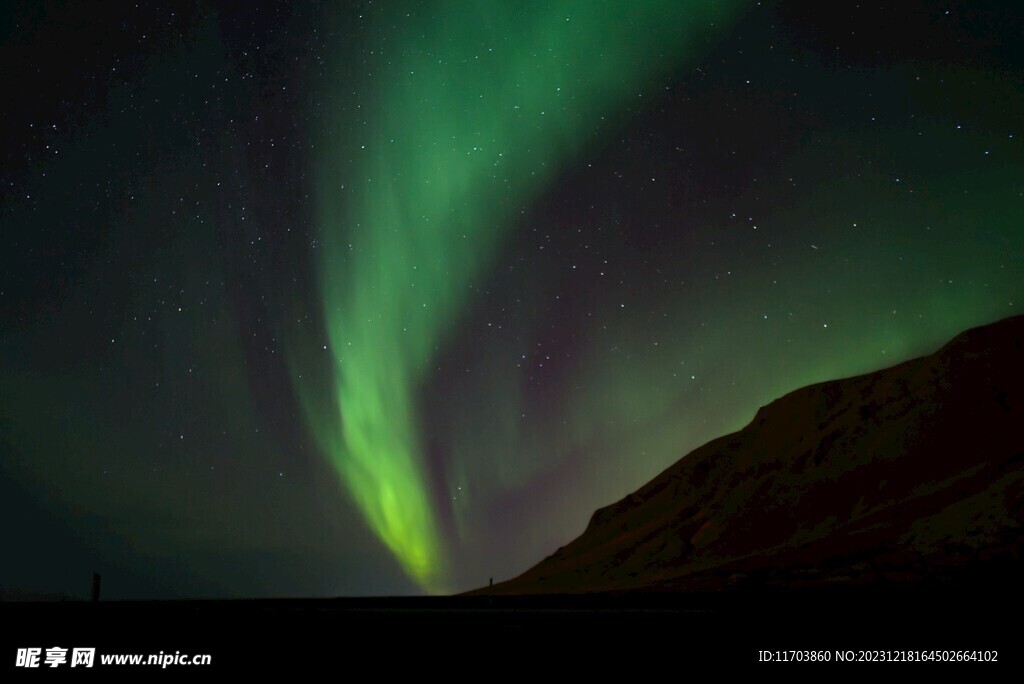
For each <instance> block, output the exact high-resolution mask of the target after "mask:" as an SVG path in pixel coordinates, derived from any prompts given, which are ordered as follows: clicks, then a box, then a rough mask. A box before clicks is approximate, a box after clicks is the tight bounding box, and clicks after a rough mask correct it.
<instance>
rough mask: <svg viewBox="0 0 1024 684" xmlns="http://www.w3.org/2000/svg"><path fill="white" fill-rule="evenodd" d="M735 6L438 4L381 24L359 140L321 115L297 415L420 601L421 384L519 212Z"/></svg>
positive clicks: (427, 507) (430, 584)
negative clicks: (313, 343) (313, 258)
mask: <svg viewBox="0 0 1024 684" xmlns="http://www.w3.org/2000/svg"><path fill="white" fill-rule="evenodd" d="M734 4H735V3H732V2H713V1H711V2H685V3H684V2H674V1H671V0H669V1H665V2H661V1H656V2H641V3H623V2H594V1H593V0H573V1H562V2H545V3H528V4H524V3H520V2H487V3H475V4H471V5H467V3H464V2H449V3H441V4H440V5H439V6H438V7H437V9H436V12H435V13H434V14H433V15H432V16H429V17H421V16H411V17H409V16H408V15H407V16H406V17H388V18H387V20H386V21H385V20H384V19H381V21H382V22H384V25H386V26H392V24H391V23H390V22H395V24H394V25H393V26H392V29H391V30H390V31H383V32H379V33H378V34H377V40H378V41H379V42H378V43H377V44H376V45H375V46H367V47H366V49H367V50H368V51H369V52H370V53H371V58H370V60H369V70H370V76H369V77H368V79H367V82H366V83H365V84H364V86H363V87H364V88H365V89H367V90H368V91H369V93H370V94H369V95H368V96H366V97H365V99H361V102H365V104H364V105H362V106H360V107H359V108H357V109H356V112H355V113H356V114H357V116H358V117H359V120H360V121H362V122H364V124H365V125H363V126H362V127H361V130H360V133H359V134H358V135H354V136H353V135H347V136H340V135H336V134H332V133H333V132H334V131H335V130H345V131H349V132H351V131H352V130H358V129H357V127H356V126H354V125H353V123H352V121H350V120H348V119H346V118H345V117H347V116H351V115H352V114H353V113H354V112H353V108H352V107H348V111H347V112H339V113H335V112H333V111H332V112H328V113H327V114H326V115H325V117H324V118H325V120H326V122H327V135H326V139H325V142H324V144H323V145H321V146H320V150H319V154H318V156H319V160H318V162H319V164H318V170H317V174H318V178H319V181H318V207H319V208H318V219H317V220H318V224H319V226H320V231H321V234H322V236H323V247H322V249H321V251H320V258H319V269H320V276H321V289H322V294H323V303H324V316H325V319H326V321H327V330H328V336H329V340H330V342H329V346H330V351H331V354H332V356H333V357H334V358H335V360H336V364H335V366H334V368H333V376H334V383H335V385H336V403H335V405H334V406H331V405H330V404H328V405H327V406H324V405H322V402H321V403H320V404H319V405H316V406H315V408H312V407H313V405H314V402H312V401H310V400H306V401H305V402H304V403H305V405H306V406H307V407H311V408H310V409H309V419H310V421H311V423H312V425H313V426H314V431H315V433H316V435H317V436H318V440H319V442H320V445H321V447H322V449H323V450H324V452H325V453H326V454H327V455H328V456H329V458H330V459H331V461H332V462H333V463H334V465H335V467H336V468H337V471H338V473H339V475H340V477H341V479H342V481H343V483H344V484H345V486H346V487H347V488H348V490H349V491H350V492H351V494H352V496H353V497H354V499H355V501H356V502H357V503H358V505H359V507H360V509H361V510H362V512H363V514H364V515H365V516H366V520H367V522H368V523H369V525H370V526H371V527H372V529H373V530H374V531H375V532H376V533H377V534H378V535H379V536H380V538H381V540H382V541H383V542H384V543H385V544H386V545H387V546H388V548H390V549H391V551H392V552H393V553H394V554H395V556H396V557H397V558H398V560H399V561H400V562H401V564H402V566H403V567H404V568H405V570H406V571H407V572H408V574H409V575H410V576H411V577H412V578H414V579H415V580H416V581H417V582H418V583H420V584H421V586H423V587H424V588H433V589H436V588H439V584H438V583H439V581H440V578H441V577H442V576H443V558H444V557H443V553H442V551H441V549H440V545H441V542H440V540H439V532H438V529H437V523H436V521H435V519H434V515H433V511H432V506H431V503H430V497H429V491H428V485H427V483H426V481H425V477H426V476H425V473H424V466H423V463H422V461H421V453H420V449H421V447H420V445H419V443H418V437H417V432H418V427H417V415H416V408H415V401H414V395H415V393H416V390H417V387H418V386H419V385H420V383H422V382H423V380H424V375H425V373H426V372H427V371H428V369H429V367H430V364H431V361H432V359H434V357H435V356H436V355H437V353H438V350H439V348H440V347H441V346H442V345H443V344H444V343H445V335H446V333H447V331H449V330H450V329H451V326H452V323H453V321H455V320H457V319H458V317H459V316H460V315H461V314H462V312H463V310H464V308H465V306H466V304H467V300H468V299H469V298H470V297H471V294H472V287H473V285H474V284H475V283H476V281H477V280H478V278H479V277H480V275H481V273H482V272H484V271H485V269H486V268H487V266H488V264H489V263H490V262H491V259H492V256H493V254H494V253H495V250H496V249H497V248H498V247H499V245H500V243H501V240H502V236H503V235H504V234H505V232H506V231H507V230H508V228H509V226H510V225H511V224H512V217H513V216H514V215H515V214H516V213H517V212H518V211H519V210H520V209H521V208H522V207H524V206H526V205H528V203H529V202H530V200H531V198H533V197H534V196H536V194H537V193H538V192H539V191H540V190H541V189H543V188H544V186H545V183H546V182H548V181H549V179H550V178H551V177H552V176H554V175H555V174H557V173H558V172H559V170H560V168H561V167H562V166H563V165H564V164H565V163H566V161H567V160H568V159H571V157H572V155H573V153H574V152H576V151H578V150H579V149H580V148H581V147H582V146H583V145H585V144H586V143H587V142H588V141H589V140H590V139H591V138H592V137H593V135H594V132H595V131H596V130H601V129H605V130H607V129H609V128H612V127H613V126H614V124H613V123H612V122H615V121H618V120H620V119H621V118H622V116H623V108H624V106H625V104H626V103H628V102H629V101H630V100H632V99H635V98H636V97H637V93H638V92H642V91H643V90H644V89H646V88H648V87H650V86H652V85H657V84H658V83H659V79H661V78H664V77H665V75H666V73H668V72H669V71H670V70H671V69H672V67H674V66H675V65H676V64H677V63H678V62H679V61H680V60H683V59H685V58H687V57H688V56H689V55H690V54H691V53H692V52H694V51H695V50H696V49H697V48H698V47H699V46H700V42H701V39H702V38H703V37H704V35H705V34H706V33H707V32H708V30H709V29H713V28H714V26H715V25H716V24H720V23H721V22H724V21H726V20H727V19H728V18H729V16H730V14H731V12H732V10H733V5H734ZM467 8H469V11H467ZM344 90H345V92H343V93H339V97H338V100H337V101H336V102H335V104H334V105H333V106H335V107H337V106H338V104H337V103H338V102H340V101H341V100H343V99H344V98H345V97H346V96H347V94H348V93H349V92H350V91H351V84H350V83H346V84H345V89H344ZM339 109H340V107H339ZM339 117H340V118H341V121H340V122H339V120H338V119H339Z"/></svg>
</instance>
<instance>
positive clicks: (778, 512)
mask: <svg viewBox="0 0 1024 684" xmlns="http://www.w3.org/2000/svg"><path fill="white" fill-rule="evenodd" d="M1022 504H1024V317H1021V316H1018V317H1013V318H1009V319H1005V320H1003V321H1000V322H998V323H994V324H992V325H988V326H985V327H980V328H975V329H972V330H969V331H967V332H965V333H963V334H961V335H959V336H957V337H956V338H954V339H953V340H952V341H951V342H949V343H948V344H947V345H946V346H944V347H943V348H942V349H940V350H939V351H938V352H936V353H934V354H932V355H930V356H925V357H921V358H918V359H914V360H911V361H908V362H905V363H902V364H899V365H897V366H894V367H892V368H888V369H885V370H882V371H878V372H875V373H870V374H868V375H862V376H859V377H854V378H849V379H845V380H836V381H832V382H826V383H822V384H818V385H813V386H810V387H805V388H803V389H799V390H796V391H794V392H792V393H790V394H788V395H786V396H784V397H782V398H781V399H778V400H777V401H774V402H772V403H771V404H769V405H768V406H765V407H763V408H761V410H759V411H758V413H757V415H756V416H755V417H754V420H753V421H752V422H751V423H750V424H749V425H748V426H747V427H745V428H744V429H742V430H740V431H739V432H736V433H734V434H731V435H727V436H725V437H722V438H719V439H716V440H714V441H712V442H710V443H708V444H706V445H704V446H702V447H700V448H699V449H696V450H695V451H693V452H692V453H690V454H689V455H687V456H685V457H684V458H682V459H681V460H679V461H678V462H677V463H675V464H674V465H673V466H671V467H670V468H668V469H667V470H666V471H665V472H663V473H662V474H661V475H659V476H658V477H656V478H654V479H653V480H652V481H651V482H649V483H648V484H647V485H645V486H643V487H642V488H640V489H639V490H637V491H636V492H634V493H632V494H630V495H629V496H627V497H625V498H624V499H622V500H621V501H619V502H617V503H615V504H612V505H611V506H608V507H606V508H602V509H600V510H598V511H597V512H596V513H594V515H593V517H592V519H591V521H590V524H589V525H588V527H587V529H586V531H585V532H584V533H583V534H582V535H581V536H580V537H578V538H577V539H575V540H574V541H572V542H571V543H569V544H568V545H567V546H564V547H562V548H560V549H559V550H558V551H556V552H555V553H554V554H553V555H551V556H549V557H548V558H546V559H544V560H543V561H542V562H541V563H539V564H538V565H536V566H535V567H533V568H532V569H530V570H528V571H527V572H525V573H524V574H522V575H520V576H519V577H517V578H515V579H513V580H511V581H508V582H504V583H501V584H497V585H495V586H494V587H492V588H489V589H486V588H485V589H481V590H479V591H480V592H481V593H499V594H508V593H550V592H593V591H609V590H616V591H617V590H632V589H644V590H686V591H704V590H717V589H724V588H765V587H772V586H785V587H805V586H823V585H847V586H876V585H877V586H893V585H896V586H902V585H912V586H936V585H943V584H950V583H964V582H967V583H970V582H974V581H984V582H1002V581H1007V582H1009V581H1011V580H1013V578H1014V577H1015V574H1016V572H1015V571H1016V569H1017V568H1018V566H1019V562H1020V557H1021V556H1020V554H1021V552H1020V549H1021V542H1022V537H1024V535H1022V531H1021V521H1022V518H1024V511H1022Z"/></svg>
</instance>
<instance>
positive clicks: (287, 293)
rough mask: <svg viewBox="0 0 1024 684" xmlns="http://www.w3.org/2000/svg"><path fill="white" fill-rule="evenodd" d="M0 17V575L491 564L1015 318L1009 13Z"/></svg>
mask: <svg viewBox="0 0 1024 684" xmlns="http://www.w3.org/2000/svg"><path fill="white" fill-rule="evenodd" d="M885 5H888V6H885ZM0 12H2V16H0V43H2V47H0V55H2V56H0V63H2V64H3V65H4V66H3V69H2V70H0V72H2V73H0V79H2V81H3V83H2V89H0V92H2V93H3V101H4V104H3V105H2V112H3V116H2V118H0V126H2V130H3V136H2V137H0V152H2V155H3V156H2V160H3V161H2V164H3V166H2V169H3V173H2V186H0V245H2V248H0V249H2V251H0V255H2V257H0V258H2V262H0V263H2V269H0V455H2V460H0V515H2V518H3V520H4V523H3V531H4V535H3V536H4V542H3V546H2V552H0V587H3V588H4V589H5V590H6V591H8V592H47V593H56V592H64V593H67V594H70V595H74V596H84V595H86V594H87V592H88V588H89V582H90V578H91V573H92V571H93V570H97V571H99V572H101V573H103V578H104V580H103V582H104V596H105V597H111V598H142V597H156V598H166V597H193V596H329V595H363V594H410V593H424V592H431V593H435V592H449V591H459V590H466V589H470V588H473V587H476V586H480V585H483V584H486V583H487V581H488V579H489V578H491V577H493V578H494V579H495V581H499V580H503V579H508V578H509V577H511V576H513V575H515V574H518V573H519V572H522V571H523V570H525V569H526V568H527V567H529V566H531V565H533V564H534V563H536V562H537V561H539V560H540V559H542V558H543V557H544V556H546V555H548V554H550V553H551V552H553V551H554V550H555V549H556V548H558V547H559V546H560V545H562V544H565V543H566V542H568V541H569V540H571V539H572V538H573V537H575V536H576V535H578V534H579V533H580V532H582V530H583V529H584V527H585V525H586V523H587V520H588V519H589V517H590V514H591V513H592V512H593V511H594V509H596V508H598V507H599V506H602V505H606V504H608V503H610V502H612V501H614V500H617V499H619V498H621V497H622V496H624V495H626V494H627V493H629V492H631V491H632V490H634V489H635V488H637V487H638V486H640V485H642V484H643V483H645V482H646V481H648V480H649V479H651V478H652V477H654V476H655V475H657V474H658V473H659V472H660V471H661V470H662V469H664V468H665V467H667V466H668V465H670V464H671V463H673V462H675V461H676V460H677V459H679V458H680V457H681V456H683V455H684V454H685V453H687V452H688V451H689V450H691V449H693V448H695V447H697V446H700V445H701V444H703V443H704V442H706V441H708V440H709V439H711V438H714V437H717V436H719V435H722V434H724V433H726V432H729V431H732V430H736V429H739V428H740V427H742V426H743V425H745V424H746V423H747V422H749V421H750V420H751V419H752V418H753V415H754V413H755V412H756V410H757V408H758V407H759V406H761V405H763V404H766V403H768V402H769V401H771V400H772V399H775V398H777V397H779V396H780V395H782V394H784V393H786V392H788V391H789V390H792V389H795V388H797V387H800V386H803V385H806V384H809V383H813V382H817V381H822V380H826V379H831V378H837V377H843V376H849V375H854V374H859V373H863V372H867V371H872V370H876V369H879V368H882V367H886V366H890V365H893V364H895V363H897V362H899V361H902V360H904V359H907V358H910V357H913V356H917V355H920V354H923V353H928V352H931V351H933V350H935V349H936V348H937V347H938V346H939V345H941V344H942V343H943V342H944V341H946V340H947V339H948V338H949V337H951V336H953V335H954V334H956V333H957V332H959V331H961V330H963V329H964V328H967V327H970V326H973V325H978V324H983V323H987V322H990V321H994V320H997V319H1000V318H1003V317H1005V316H1009V315H1013V314H1016V313H1020V312H1021V309H1022V308H1024V225H1022V220H1024V146H1022V143H1024V127H1021V122H1022V121H1024V40H1022V37H1024V21H1022V16H1021V10H1020V9H1019V3H1017V2H993V1H990V0H975V1H973V2H951V1H950V2H947V1H943V0H937V1H932V2H924V1H920V0H908V1H905V2H892V3H878V2H864V1H863V0H861V1H859V2H852V1H848V0H836V1H835V2H817V1H814V2H812V1H801V2H778V3H775V2H749V1H744V0H715V1H712V0H686V1H683V0H664V1H661V0H649V1H647V0H644V1H641V0H622V1H621V2H620V1H617V0H615V1H613V0H550V1H547V2H536V3H532V2H520V1H519V0H444V1H437V2H435V1H432V0H431V1H427V0H424V1H422V2H369V1H366V2H339V3H295V4H294V6H293V5H292V4H291V3H266V2H259V3H224V4H223V5H220V4H217V3H168V4H165V3H157V2H143V3H139V4H138V5H135V4H132V3H108V2H67V3H65V2H39V1H38V0H25V1H21V2H6V3H4V4H3V7H2V9H0Z"/></svg>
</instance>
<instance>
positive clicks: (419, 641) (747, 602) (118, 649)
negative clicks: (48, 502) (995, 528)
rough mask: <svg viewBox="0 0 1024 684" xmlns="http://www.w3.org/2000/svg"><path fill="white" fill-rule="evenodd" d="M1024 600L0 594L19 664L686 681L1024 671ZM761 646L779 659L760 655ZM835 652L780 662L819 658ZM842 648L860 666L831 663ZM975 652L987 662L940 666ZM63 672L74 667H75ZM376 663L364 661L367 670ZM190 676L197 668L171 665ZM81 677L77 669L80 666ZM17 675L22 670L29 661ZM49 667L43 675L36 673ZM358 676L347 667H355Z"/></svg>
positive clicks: (849, 595) (824, 593)
mask: <svg viewBox="0 0 1024 684" xmlns="http://www.w3.org/2000/svg"><path fill="white" fill-rule="evenodd" d="M1020 608H1021V603H1020V600H1019V596H1018V595H1017V594H1013V595H1008V594H1007V593H1006V591H998V592H993V591H991V590H989V589H986V587H985V586H977V587H971V588H960V589H957V590H946V591H936V590H928V591H915V590H913V589H907V588H905V587H904V588H893V589H888V590H879V589H873V590H864V589H859V590H856V589H843V590H820V589H819V590H813V591H801V592H800V593H793V592H786V591H774V592H765V591H762V592H760V593H757V594H752V593H730V594H703V595H700V594H691V595H685V596H682V595H664V594H662V595H656V594H645V595H638V594H629V595H604V596H544V597H515V596H495V597H488V596H457V597H442V598H339V599H279V600H252V601H180V602H100V603H97V604H90V603H73V602H67V603H48V604H31V603H7V604H0V624H2V625H3V627H4V629H3V630H0V634H2V635H3V636H2V637H0V641H2V651H0V659H2V660H3V665H4V667H5V669H7V670H8V671H9V672H10V671H11V670H16V669H18V668H16V659H17V658H16V656H17V650H18V649H19V648H31V647H39V648H42V649H43V654H44V655H45V650H46V649H47V648H50V647H53V646H60V647H62V648H68V649H69V652H70V649H71V648H79V647H86V648H89V647H94V648H96V654H97V655H96V665H95V666H94V672H95V673H97V674H99V672H100V671H103V672H106V673H111V674H115V671H117V672H122V673H124V674H126V675H128V674H131V673H134V674H135V675H136V676H137V675H138V674H139V673H140V672H142V671H144V670H145V671H155V670H157V669H160V668H159V666H134V667H132V666H123V665H122V666H111V665H103V664H101V663H100V656H101V655H103V654H145V655H147V656H148V655H149V654H159V653H161V652H163V653H164V654H172V653H175V652H181V653H182V654H189V655H192V654H209V655H210V656H211V664H210V665H209V666H208V671H210V670H215V671H218V672H223V673H229V672H233V671H240V670H264V671H265V670H268V669H284V670H288V671H291V672H295V673H298V672H313V671H314V670H317V669H320V668H324V667H326V668H327V669H328V670H329V671H333V672H337V673H338V675H339V676H341V677H343V678H344V677H348V678H352V677H355V676H357V675H356V673H357V672H370V673H373V672H376V673H378V674H379V675H381V676H384V675H388V676H390V675H393V674H396V673H400V672H406V673H416V672H419V673H428V672H429V673H432V674H433V673H436V674H438V675H444V674H445V673H449V674H451V675H453V676H458V677H460V678H465V677H466V676H473V677H474V678H477V677H486V678H490V677H491V676H496V675H501V674H506V673H507V671H508V670H510V669H516V670H519V669H522V668H526V669H528V670H536V669H537V668H542V670H541V671H543V670H545V669H547V668H552V667H553V668H558V669H560V670H561V669H564V670H565V671H570V672H574V673H577V674H582V673H584V672H598V673H600V672H601V671H602V670H604V669H605V668H608V667H616V668H626V669H627V670H630V671H632V672H633V673H634V674H635V675H636V676H639V677H641V678H648V677H647V675H645V674H644V673H648V674H649V675H650V678H654V677H658V678H660V677H661V676H663V675H662V674H657V673H664V672H666V669H667V671H668V672H669V673H670V674H671V676H679V677H684V678H685V677H687V676H689V675H692V674H694V673H697V672H706V671H708V670H711V671H714V670H715V669H717V668H734V667H753V668H758V669H762V670H767V669H779V670H783V671H785V672H786V673H791V672H793V670H806V669H815V670H817V671H818V673H819V674H826V672H825V671H826V670H834V669H837V668H843V669H845V668H855V669H857V670H859V671H860V672H862V673H863V672H866V671H871V670H881V669H891V668H897V669H899V670H901V671H902V672H908V671H911V670H913V671H917V672H921V671H922V670H927V671H932V672H934V671H935V670H937V669H945V668H946V667H951V666H954V667H957V668H958V669H961V670H966V671H968V672H970V671H973V672H977V673H978V674H979V675H982V676H984V675H983V674H982V673H984V672H989V671H991V670H993V669H995V668H997V667H998V668H1001V669H1002V668H1006V667H1011V668H1014V669H1019V666H1020V662H1021V651H1022V647H1021V635H1020V634H1021V633H1020V630H1019V621H1018V620H1019V616H1020ZM762 651H769V652H772V659H773V662H770V663H766V662H761V659H762V658H763V657H764V656H763V655H762V653H761V652H762ZM792 651H800V652H807V651H818V652H824V653H827V654H828V658H829V659H830V661H831V662H827V663H811V662H777V661H778V660H779V659H783V660H785V659H787V658H788V659H790V660H791V661H792V660H793V659H805V658H812V657H822V656H821V654H820V653H818V654H816V655H814V656H812V655H811V654H810V653H791V652H792ZM837 651H842V652H847V653H846V656H847V657H852V658H854V659H855V660H863V661H862V662H854V663H852V664H846V663H839V662H837V660H838V658H839V654H838V653H837ZM964 652H967V657H968V658H970V657H971V655H970V654H971V653H975V654H976V655H975V656H974V657H976V658H979V659H984V658H992V657H995V658H997V662H996V663H995V664H993V663H991V662H981V661H980V660H979V661H975V662H961V663H953V664H943V663H941V662H913V663H911V662H896V663H892V662H890V663H884V662H880V660H881V659H889V660H892V659H897V660H904V659H907V658H923V659H926V660H928V659H933V660H936V661H937V660H942V659H950V658H957V657H963V656H958V655H957V653H964ZM63 668H64V669H65V670H66V671H68V672H70V668H69V667H68V666H67V665H65V666H63ZM367 668H369V669H368V670H367ZM167 669H169V670H172V671H175V672H177V673H178V674H186V673H187V672H190V671H192V670H194V669H197V668H196V667H191V668H189V667H186V666H184V665H170V666H169V667H168V668H167ZM76 672H77V670H76ZM18 673H19V674H21V675H23V676H25V675H26V672H25V671H24V669H18ZM39 674H41V673H39ZM349 675H351V676H349Z"/></svg>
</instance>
